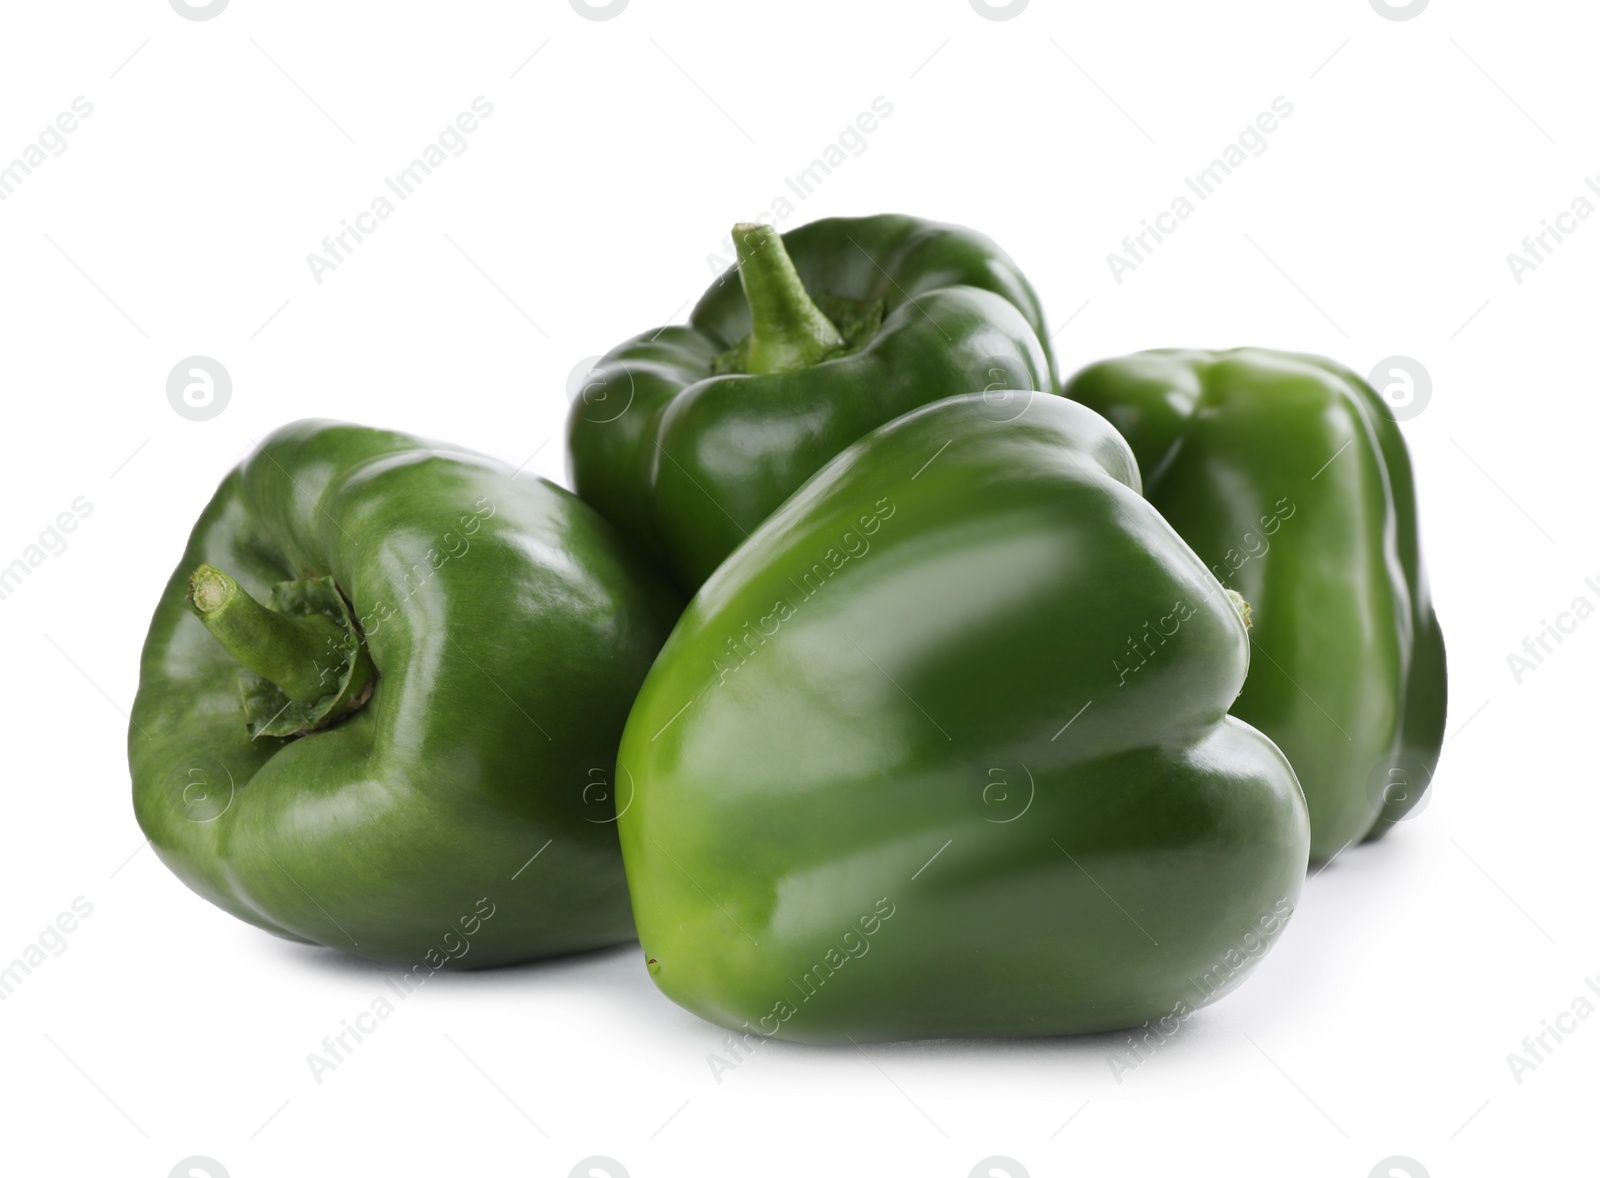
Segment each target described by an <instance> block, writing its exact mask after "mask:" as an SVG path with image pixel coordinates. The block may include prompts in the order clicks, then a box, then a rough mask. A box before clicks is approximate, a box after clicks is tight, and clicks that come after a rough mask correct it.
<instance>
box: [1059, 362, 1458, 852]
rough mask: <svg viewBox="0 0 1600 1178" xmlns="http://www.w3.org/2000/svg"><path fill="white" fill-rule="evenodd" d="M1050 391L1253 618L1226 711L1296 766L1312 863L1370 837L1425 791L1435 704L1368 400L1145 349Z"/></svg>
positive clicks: (1345, 373)
mask: <svg viewBox="0 0 1600 1178" xmlns="http://www.w3.org/2000/svg"><path fill="white" fill-rule="evenodd" d="M1064 392H1065V393H1066V395H1067V396H1069V397H1071V398H1073V399H1074V400H1077V401H1081V402H1083V403H1084V404H1085V405H1088V406H1089V407H1090V408H1092V409H1095V410H1097V411H1099V412H1100V413H1103V414H1104V415H1105V416H1106V417H1107V418H1109V419H1110V420H1111V422H1112V424H1114V425H1115V426H1116V427H1117V428H1118V429H1119V430H1120V431H1121V432H1122V434H1123V436H1124V437H1125V438H1127V439H1128V442H1129V444H1130V445H1131V446H1132V447H1133V452H1134V454H1135V456H1136V457H1137V458H1138V460H1139V468H1140V469H1141V470H1142V471H1144V472H1145V494H1146V496H1147V497H1148V498H1149V500H1150V502H1151V503H1153V504H1154V505H1155V506H1156V508H1157V509H1158V510H1159V511H1160V512H1161V513H1162V515H1164V516H1166V518H1167V521H1168V522H1169V523H1171V524H1172V526H1173V527H1174V528H1176V529H1177V530H1178V533H1179V534H1180V535H1181V536H1182V537H1183V538H1184V539H1185V540H1187V541H1188V542H1189V543H1190V544H1191V545H1192V546H1193V547H1194V550H1195V551H1196V552H1198V553H1199V554H1200V556H1201V558H1202V559H1203V560H1205V562H1206V563H1207V564H1208V565H1209V566H1210V567H1211V570H1212V572H1213V573H1215V574H1216V575H1217V577H1218V578H1220V579H1221V581H1222V583H1223V584H1224V585H1226V586H1228V587H1229V588H1230V589H1234V590H1236V591H1237V592H1239V593H1241V594H1243V595H1244V596H1245V597H1246V598H1248V599H1249V600H1250V602H1251V603H1252V605H1253V606H1254V609H1255V614H1254V620H1255V626H1254V629H1252V630H1251V632H1250V637H1251V640H1252V641H1253V642H1254V644H1255V647H1256V652H1257V653H1258V654H1259V655H1260V657H1259V658H1257V659H1255V660H1253V662H1252V664H1251V668H1250V678H1249V679H1248V680H1247V681H1246V683H1245V687H1244V694H1243V695H1241V696H1240V697H1239V701H1238V703H1236V704H1235V705H1234V707H1233V714H1234V715H1236V716H1238V717H1239V718H1240V719H1242V720H1245V721H1247V722H1248V723H1250V724H1253V725H1255V726H1256V727H1257V728H1259V729H1261V731H1262V732H1265V733H1266V734H1267V735H1268V736H1270V737H1271V738H1272V739H1273V740H1274V741H1276V742H1277V743H1278V746H1279V747H1280V748H1282V749H1283V751H1284V752H1285V753H1286V754H1287V755H1288V757H1289V760H1290V762H1291V763H1292V764H1293V765H1294V767H1295V771H1296V772H1297V773H1298V774H1299V777H1300V784H1301V786H1302V787H1303V788H1304V789H1305V792H1306V801H1307V803H1308V804H1309V806H1310V808H1311V852H1312V856H1313V857H1314V858H1317V859H1327V858H1329V857H1331V856H1333V855H1336V854H1338V853H1339V851H1341V850H1342V849H1343V848H1345V847H1346V846H1348V845H1350V844H1351V843H1352V842H1354V841H1356V840H1357V839H1362V838H1366V839H1372V838H1377V837H1379V836H1380V835H1382V834H1383V833H1384V832H1385V831H1387V830H1388V829H1389V828H1390V827H1391V826H1392V825H1393V824H1394V823H1395V822H1396V821H1398V820H1399V819H1400V818H1402V817H1403V816H1404V815H1405V814H1406V813H1407V812H1408V811H1410V810H1411V809H1412V808H1413V807H1414V806H1416V804H1417V803H1418V801H1419V800H1420V799H1421V797H1422V795H1423V793H1424V791H1425V790H1426V789H1427V788H1428V785H1429V783H1430V781H1431V779H1432V776H1433V770H1434V767H1435V765H1436V764H1437V763H1438V760H1439V747H1440V745H1441V743H1442V742H1443V740H1444V725H1445V705H1446V688H1445V653H1444V638H1443V636H1442V634H1441V633H1440V630H1439V621H1438V618H1437V617H1435V616H1434V612H1433V605H1432V598H1431V595H1430V593H1429V589H1428V576H1427V572H1426V570H1425V569H1424V568H1423V564H1422V554H1421V551H1420V549H1419V546H1418V541H1417V508H1416V494H1415V491H1414V489H1413V486H1412V478H1411V460H1410V457H1409V456H1408V454H1407V452H1406V444H1405V439H1404V438H1403V437H1401V435H1400V430H1399V427H1398V426H1397V425H1396V424H1395V421H1394V418H1393V417H1392V416H1391V414H1390V413H1389V412H1388V410H1387V409H1386V407H1385V406H1384V403H1383V401H1382V399H1381V398H1380V397H1379V396H1378V394H1377V393H1375V392H1374V391H1373V390H1372V388H1371V387H1370V386H1368V384H1367V383H1366V381H1364V380H1362V379H1361V378H1360V377H1359V376H1357V375H1356V374H1355V373H1353V372H1351V371H1349V370H1348V369H1346V368H1343V367H1341V366H1340V365H1338V364H1335V363H1334V362H1333V361H1331V360H1324V359H1322V358H1320V357H1316V356H1299V355H1290V354H1286V353H1281V352H1269V351H1264V350H1261V349H1256V348H1241V349H1239V350H1236V351H1231V352H1194V351H1156V352H1141V353H1139V354H1137V355H1133V356H1128V357H1125V358H1123V359H1118V360H1107V361H1104V362H1102V363H1099V364H1093V365H1091V366H1089V367H1088V368H1086V369H1084V370H1083V371H1082V372H1080V373H1079V374H1078V375H1077V376H1075V377H1073V378H1072V380H1071V381H1069V382H1068V384H1067V386H1066V388H1065V390H1064ZM1136 674H1143V672H1142V671H1136Z"/></svg>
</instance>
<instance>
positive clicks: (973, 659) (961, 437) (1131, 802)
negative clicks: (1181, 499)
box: [618, 394, 1308, 1042]
mask: <svg viewBox="0 0 1600 1178" xmlns="http://www.w3.org/2000/svg"><path fill="white" fill-rule="evenodd" d="M1015 411H1016V407H1015V406H1013V408H1012V409H1010V410H1008V411H1007V414H1006V415H1000V414H997V413H996V412H995V410H994V406H993V405H992V404H990V403H988V402H986V401H985V399H984V398H983V396H982V395H975V396H973V395H969V396H961V397H954V398H951V399H948V400H945V401H941V402H938V403H936V404H933V405H929V406H926V407H924V408H921V409H918V410H916V411H914V412H912V413H910V414H908V415H906V416H904V417H901V418H900V419H898V420H897V421H895V422H893V423H891V424H889V425H887V426H884V427H883V428H881V429H879V430H877V431H876V432H874V433H872V434H869V435H868V436H867V437H865V438H863V439H861V440H860V441H859V442H857V443H856V444H854V445H852V446H851V447H849V448H848V449H847V450H845V451H844V452H843V453H842V454H840V455H839V456H838V457H837V458H836V459H835V460H834V461H833V462H832V463H830V464H829V465H828V466H827V467H825V468H824V469H823V470H822V471H821V472H819V473H818V474H817V476H816V477H815V478H813V479H812V480H811V481H810V482H809V483H807V484H806V486H805V487H803V488H802V489H801V490H800V491H799V492H797V493H796V494H795V496H794V497H793V498H791V499H790V500H789V501H788V502H787V503H785V504H784V505H783V506H782V507H781V508H779V510H778V511H777V512H776V513H775V514H774V515H773V516H772V517H771V518H769V519H768V520H767V521H766V522H765V523H764V524H762V525H761V526H760V527H759V528H758V529H757V530H756V531H755V532H754V533H753V534H752V536H751V537H750V539H749V540H748V541H747V542H746V543H745V544H743V545H742V546H740V548H739V549H738V550H737V551H736V552H735V553H734V554H733V555H732V556H731V557H729V559H728V560H727V562H726V563H725V564H724V565H723V566H722V567H721V568H720V569H718V570H717V572H716V573H715V574H714V575H713V576H712V577H711V579H710V580H708V581H707V582H706V584H705V585H704V586H703V587H702V588H701V590H700V592H699V594H698V595H697V596H696V597H695V599H694V600H693V601H692V602H691V603H690V605H689V608H688V610H687V611H686V612H685V614H684V616H683V617H682V618H681V619H680V621H679V622H678V625H677V627H676V628H675V629H674V630H673V633H672V636H671V637H670V638H669V639H668V640H667V644H666V646H665V647H664V648H663V649H662V652H661V655H660V656H659V658H658V659H657V661H656V664H655V666H654V667H653V668H652V670H651V672H650V675H649V677H648V678H647V679H646V680H645V684H644V687H643V688H642V689H641V691H640V693H639V698H638V700H637V701H636V703H635V704H634V708H633V712H632V714H631V715H630V716H629V718H628V726H627V729H626V731H625V732H624V735H623V740H622V749H621V752H620V754H619V762H618V764H619V769H618V777H619V782H620V783H621V784H620V785H619V794H621V795H624V796H623V804H622V807H621V808H622V814H621V817H620V819H619V823H618V825H619V828H620V831H621V834H622V848H623V857H624V859H625V860H626V862H627V868H628V882H629V887H630V889H631V891H632V894H633V904H634V913H635V917H636V919H637V921H638V928H639V937H640V941H641V943H642V946H643V949H644V951H645V954H646V959H647V962H648V965H649V969H650V972H651V973H652V975H653V976H654V978H655V981H656V984H657V985H658V986H659V987H660V988H661V989H662V990H663V991H664V992H665V993H666V994H667V996H668V997H670V998H672V999H673V1000H674V1001H676V1002H678V1003H680V1004H681V1005H683V1006H685V1007H687V1008H689V1009H690V1010H692V1011H694V1012H696V1013H697V1014H699V1015H701V1016H702V1017H704V1018H706V1019H709V1020H711V1021H713V1022H716V1023H720V1024H722V1025H724V1026H727V1027H733V1028H738V1029H741V1030H746V1031H750V1032H753V1033H755V1034H759V1035H764V1036H776V1037H779V1038H784V1039H793V1040H799V1041H806V1042H843V1041H846V1039H847V1038H848V1039H854V1040H856V1041H858V1042H860V1041H864V1040H868V1039H900V1038H923V1037H942V1036H988V1035H1042V1034H1061V1033H1071V1032H1083V1031H1098V1030H1105V1029H1109V1028H1116V1027H1127V1026H1134V1025H1138V1024H1140V1023H1142V1022H1145V1021H1146V1020H1159V1019H1161V1018H1163V1017H1167V1016H1173V1017H1181V1016H1182V1014H1183V1013H1184V1012H1185V1009H1194V1008H1196V1007H1198V1006H1201V1005H1203V1004H1204V1003H1206V1002H1208V1001H1210V1000H1212V999H1214V998H1215V997H1217V996H1219V995H1220V994H1221V993H1223V992H1225V991H1226V990H1228V989H1230V988H1231V987H1232V986H1233V985H1235V984H1237V983H1238V982H1239V981H1240V980H1241V979H1242V978H1243V977H1244V975H1245V974H1246V973H1247V972H1248V970H1249V969H1250V968H1251V967H1252V966H1253V965H1254V964H1255V962H1256V961H1257V960H1258V959H1259V957H1260V955H1261V954H1262V953H1264V952H1265V950H1266V948H1267V947H1268V945H1269V944H1270V943H1271V942H1272V940H1273V938H1274V937H1275V936H1276V935H1277V934H1278V933H1279V932H1280V931H1281V929H1282V927H1283V925H1284V923H1285V921H1286V920H1287V919H1288V916H1289V914H1290V913H1291V912H1292V910H1293V907H1294V904H1295V901H1296V899H1297V897H1298V895H1299V891H1300V885H1301V882H1302V880H1303V878H1304V873H1305V867H1306V858H1307V854H1306V853H1307V837H1308V832H1307V823H1306V813H1305V803H1304V800H1303V798H1302V796H1301V793H1300V789H1299V786H1298V785H1297V784H1296V782H1295V777H1294V771H1293V770H1292V769H1291V768H1290V767H1289V763H1288V761H1287V760H1286V759H1285V758H1284V757H1283V755H1282V754H1281V753H1280V752H1279V751H1278V749H1277V748H1276V746H1274V745H1273V744H1272V742H1271V741H1269V740H1267V739H1266V738H1265V737H1264V736H1262V735H1261V734H1260V733H1258V732H1256V731H1255V730H1254V729H1252V728H1250V727H1249V726H1247V725H1246V724H1244V723H1242V722H1241V721H1239V720H1237V719H1234V718H1232V717H1230V716H1228V714H1227V712H1228V708H1229V706H1230V705H1231V704H1232V703H1233V701H1234V698H1235V696H1236V695H1237V694H1238V692H1239V688H1240V685H1241V684H1242V683H1243V682H1244V677H1245V672H1246V669H1247V666H1248V663H1249V656H1250V651H1249V642H1248V639H1247V637H1246V634H1245V628H1244V625H1243V623H1242V621H1241V617H1240V614H1239V612H1238V611H1237V610H1236V609H1235V608H1234V606H1233V605H1232V603H1231V602H1230V600H1229V598H1228V597H1227V595H1226V594H1225V593H1224V592H1223V590H1222V588H1221V586H1219V585H1218V584H1217V581H1216V579H1215V578H1214V577H1213V576H1212V575H1211V573H1210V572H1209V571H1207V569H1206V567H1205V565H1204V564H1203V563H1202V562H1201V561H1200V559H1199V558H1198V557H1196V556H1195V554H1194V553H1193V552H1192V551H1191V550H1190V549H1189V547H1188V546H1187V545H1185V544H1184V543H1183V541H1182V540H1181V539H1180V538H1179V537H1178V535H1177V533H1175V532H1174V531H1173V530H1172V529H1171V528H1170V527H1169V526H1168V525H1167V524H1166V522H1165V521H1164V520H1162V518H1161V517H1160V516H1159V515H1158V514H1157V512H1156V511H1155V509H1154V508H1153V507H1151V505H1150V504H1149V503H1148V502H1147V501H1146V500H1144V499H1143V498H1142V497H1141V496H1140V494H1139V474H1138V468H1137V467H1136V466H1135V464H1134V460H1133V455H1132V454H1131V453H1130V452H1129V450H1128V448H1127V445H1126V444H1125V443H1124V442H1123V441H1122V439H1121V438H1120V437H1119V436H1118V435H1117V434H1116V432H1115V430H1113V429H1112V427H1111V425H1110V424H1109V423H1108V422H1106V421H1105V420H1103V419H1102V418H1100V417H1099V416H1097V415H1096V414H1094V413H1092V412H1090V411H1089V410H1088V409H1085V408H1084V407H1083V406H1081V405H1075V404H1072V403H1071V402H1069V401H1066V400H1063V399H1061V398H1059V397H1054V396H1049V395H1045V394H1034V395H1033V396H1032V398H1031V399H1029V400H1028V401H1027V402H1026V404H1025V406H1023V411H1022V412H1021V413H1020V416H1016V417H1015V418H1013V419H1010V420H1006V419H1005V417H1006V416H1009V414H1010V413H1011V412H1015ZM1130 642H1135V643H1137V644H1138V645H1139V646H1140V648H1141V649H1143V650H1145V651H1146V652H1147V653H1146V662H1145V665H1144V666H1143V668H1142V669H1141V670H1139V671H1138V672H1137V674H1136V675H1133V674H1129V675H1123V674H1122V673H1121V672H1120V671H1119V670H1118V666H1119V664H1121V665H1122V666H1124V667H1125V666H1126V663H1127V653H1126V652H1127V646H1128V644H1129V643H1130ZM630 789H631V791H632V796H631V797H627V796H625V795H626V794H627V792H628V791H629V790H630Z"/></svg>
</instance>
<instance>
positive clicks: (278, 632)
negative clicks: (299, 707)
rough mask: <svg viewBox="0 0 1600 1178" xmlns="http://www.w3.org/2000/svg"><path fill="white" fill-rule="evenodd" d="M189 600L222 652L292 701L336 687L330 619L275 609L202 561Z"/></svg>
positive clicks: (334, 632)
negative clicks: (275, 686) (286, 615)
mask: <svg viewBox="0 0 1600 1178" xmlns="http://www.w3.org/2000/svg"><path fill="white" fill-rule="evenodd" d="M189 603H190V604H191V605H192V606H193V607H194V612H195V613H197V614H198V615H200V620H201V621H202V622H204V623H205V627H206V629H207V630H209V631H211V635H212V637H213V638H215V639H216V640H217V641H218V642H219V643H221V645H222V649H223V650H225V651H227V652H228V653H229V654H230V655H232V656H233V657H234V658H235V659H236V660H237V661H238V662H239V663H241V664H242V665H244V666H245V667H247V668H249V669H250V670H252V671H254V672H255V673H256V674H257V675H260V676H261V677H262V678H263V679H269V680H271V681H272V682H273V683H275V684H277V685H278V686H279V687H280V688H281V689H282V690H283V693H284V694H285V695H287V696H288V697H289V698H290V699H292V700H294V701H296V702H297V703H309V702H311V701H313V700H317V699H321V698H322V697H323V696H325V695H327V694H328V693H329V692H331V691H334V690H335V689H336V688H337V687H338V679H337V675H338V672H339V670H340V668H341V665H342V658H341V650H342V639H343V635H341V633H340V631H339V627H338V625H337V624H336V623H334V622H333V621H332V620H331V619H329V618H326V617H322V616H320V615H317V616H311V617H304V618H289V617H285V616H284V615H283V614H280V613H275V612H273V611H272V610H270V609H268V608H267V607H266V606H264V605H262V604H261V603H260V602H259V601H257V600H256V599H255V598H253V597H251V596H250V594H248V593H246V592H245V591H244V590H243V589H242V588H240V586H239V583H238V582H237V581H235V580H234V579H233V578H232V577H230V576H228V574H227V573H225V572H223V571H222V570H221V569H217V568H213V567H212V566H211V565H208V564H203V565H201V566H200V567H199V568H197V569H195V571H194V572H193V573H192V574H191V575H190V577H189Z"/></svg>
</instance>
